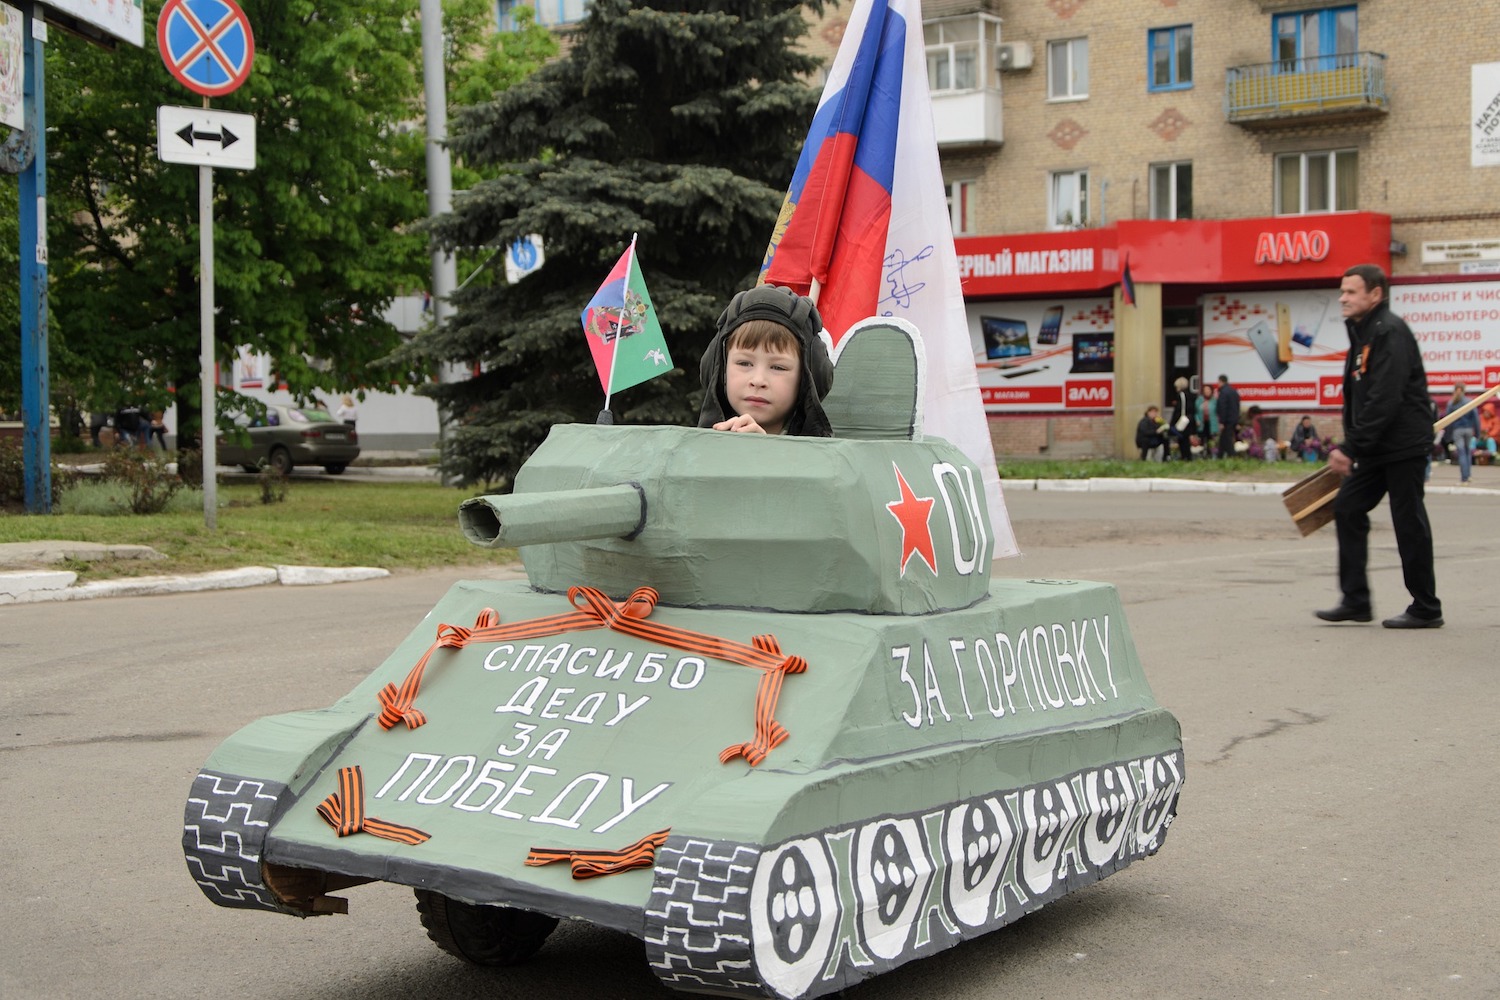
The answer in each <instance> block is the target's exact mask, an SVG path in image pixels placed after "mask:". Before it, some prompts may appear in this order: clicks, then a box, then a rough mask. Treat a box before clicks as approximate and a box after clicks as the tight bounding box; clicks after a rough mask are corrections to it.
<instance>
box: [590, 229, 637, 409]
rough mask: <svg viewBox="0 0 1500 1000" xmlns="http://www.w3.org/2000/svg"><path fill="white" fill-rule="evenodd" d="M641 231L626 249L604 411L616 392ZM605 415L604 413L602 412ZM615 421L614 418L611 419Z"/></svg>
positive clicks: (632, 235) (631, 239) (634, 235)
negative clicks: (616, 376)
mask: <svg viewBox="0 0 1500 1000" xmlns="http://www.w3.org/2000/svg"><path fill="white" fill-rule="evenodd" d="M639 235H640V234H639V233H631V234H630V248H629V249H628V250H626V251H625V252H626V254H627V255H628V259H627V260H626V262H625V286H624V287H623V288H621V289H620V316H619V319H618V320H617V321H616V323H615V346H614V350H612V351H610V352H609V384H608V385H607V386H605V387H604V412H605V413H608V412H609V399H610V396H612V395H613V394H614V387H615V359H616V358H618V357H619V356H620V339H621V336H622V334H621V331H622V330H624V329H625V306H626V301H627V298H628V295H629V292H630V275H631V273H632V272H633V271H634V270H635V239H636V237H637V236H639ZM600 416H603V414H600ZM610 422H611V423H613V420H611V421H610Z"/></svg>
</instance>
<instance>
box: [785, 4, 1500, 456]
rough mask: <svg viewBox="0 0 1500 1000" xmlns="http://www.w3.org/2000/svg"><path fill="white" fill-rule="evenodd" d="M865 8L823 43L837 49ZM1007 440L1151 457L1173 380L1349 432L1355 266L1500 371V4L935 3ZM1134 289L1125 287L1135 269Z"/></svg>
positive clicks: (819, 27)
mask: <svg viewBox="0 0 1500 1000" xmlns="http://www.w3.org/2000/svg"><path fill="white" fill-rule="evenodd" d="M847 11H848V4H847V3H845V4H843V5H842V6H841V7H839V8H830V9H829V10H828V12H827V14H826V16H825V17H824V19H823V20H822V21H821V22H819V23H818V24H816V25H814V28H813V32H812V34H811V36H810V44H811V45H812V47H813V48H814V49H815V50H817V51H818V52H819V54H824V53H825V52H826V54H827V55H828V56H829V57H830V58H831V56H832V53H833V51H834V49H835V48H836V46H837V44H838V41H839V39H840V37H841V36H842V28H843V23H844V22H843V19H844V17H846V16H847ZM924 18H925V32H926V41H927V45H928V75H929V80H930V84H931V87H932V91H933V104H934V118H935V121H936V124H937V130H938V139H939V150H940V156H941V159H942V164H943V172H944V181H945V183H946V184H947V185H948V189H949V194H950V204H951V209H952V218H953V226H954V232H955V235H956V236H957V237H958V239H957V245H958V254H959V262H960V269H961V270H962V271H963V272H964V276H965V284H964V287H965V296H966V299H967V303H968V313H969V321H970V327H971V336H972V338H973V342H974V346H975V352H976V363H977V364H978V365H979V370H980V382H981V386H982V388H983V391H984V395H985V400H986V406H987V408H988V409H989V412H990V419H991V430H992V436H993V438H994V441H995V445H996V452H997V454H1000V455H1002V456H1004V455H1014V456H1023V455H1030V456H1035V455H1037V454H1038V453H1039V452H1040V453H1041V454H1044V455H1045V454H1051V455H1058V456H1061V455H1084V454H1089V455H1109V454H1115V455H1121V456H1124V455H1131V454H1134V447H1133V441H1132V438H1133V434H1134V426H1135V422H1136V420H1137V419H1139V416H1140V414H1141V413H1142V412H1143V411H1144V409H1145V408H1146V406H1147V405H1150V404H1152V403H1157V404H1160V403H1162V402H1163V401H1164V400H1166V399H1167V397H1168V394H1169V393H1170V391H1171V385H1172V382H1173V380H1174V379H1175V378H1177V377H1178V376H1185V377H1187V378H1189V379H1190V380H1192V381H1193V384H1194V387H1195V388H1196V387H1197V385H1198V382H1199V380H1200V379H1202V380H1208V381H1212V380H1214V379H1216V378H1217V376H1218V375H1219V374H1220V373H1224V374H1228V375H1229V376H1230V379H1231V381H1233V382H1234V383H1235V384H1236V385H1237V386H1238V387H1239V389H1240V392H1241V394H1242V395H1243V396H1244V399H1245V402H1246V405H1249V404H1250V403H1258V404H1259V405H1260V406H1262V407H1263V408H1264V409H1265V410H1266V411H1268V412H1272V413H1281V414H1285V415H1286V418H1284V420H1283V423H1289V422H1290V416H1291V415H1292V414H1301V413H1311V414H1313V415H1314V417H1315V420H1316V421H1317V423H1318V424H1319V425H1320V426H1322V427H1323V429H1324V430H1325V432H1327V431H1332V432H1333V433H1334V434H1337V433H1338V405H1339V401H1340V400H1339V386H1338V383H1339V375H1340V372H1341V370H1342V368H1341V365H1342V357H1343V354H1344V349H1345V348H1346V346H1347V340H1346V338H1345V335H1344V330H1343V326H1342V321H1341V319H1340V317H1339V310H1338V303H1337V293H1336V289H1337V286H1338V282H1339V278H1340V276H1341V275H1342V273H1343V271H1344V270H1345V269H1346V268H1347V267H1349V266H1350V265H1352V264H1357V263H1364V262H1374V263H1377V264H1380V265H1381V266H1382V267H1385V268H1386V269H1387V270H1388V271H1389V272H1390V273H1391V274H1392V275H1393V277H1394V279H1395V284H1394V287H1393V289H1392V303H1393V306H1394V307H1395V308H1396V310H1397V311H1398V312H1402V313H1403V314H1406V315H1408V319H1409V321H1410V322H1411V325H1412V327H1413V329H1414V330H1415V331H1416V332H1417V333H1418V336H1419V338H1421V339H1422V342H1423V347H1424V357H1425V358H1426V364H1427V368H1428V372H1429V383H1430V385H1431V387H1432V389H1433V392H1434V394H1435V395H1443V394H1445V393H1446V392H1447V391H1448V390H1449V389H1450V388H1451V385H1452V383H1454V382H1457V381H1465V382H1467V383H1468V385H1469V386H1470V388H1471V389H1473V388H1475V387H1477V386H1478V385H1480V384H1494V383H1495V382H1497V381H1500V61H1497V60H1500V49H1497V48H1496V47H1495V41H1494V40H1495V38H1496V37H1500V4H1496V3H1495V2H1494V0H1445V2H1443V3H1412V2H1410V0H1362V2H1359V3H1340V4H1332V5H1321V6H1320V5H1316V4H1313V3H1309V2H1308V0H927V3H926V4H925V5H924ZM1127 270H1128V273H1129V275H1130V277H1131V279H1133V280H1132V282H1131V284H1132V285H1133V290H1134V304H1133V305H1130V304H1127V303H1126V302H1124V301H1122V295H1123V278H1124V275H1125V273H1126V272H1127Z"/></svg>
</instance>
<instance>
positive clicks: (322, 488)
mask: <svg viewBox="0 0 1500 1000" xmlns="http://www.w3.org/2000/svg"><path fill="white" fill-rule="evenodd" d="M218 496H219V505H220V506H219V510H218V518H217V520H218V529H217V530H216V531H209V530H208V529H207V528H206V527H205V526H204V524H203V506H202V496H201V494H199V493H196V492H195V493H193V494H191V497H192V499H193V500H195V501H196V503H197V507H196V508H195V509H184V507H186V506H187V503H184V502H182V501H186V500H188V498H187V497H186V496H180V497H179V498H178V499H179V502H178V503H176V504H174V505H173V511H169V512H167V513H162V514H149V515H136V514H128V513H126V514H120V515H114V516H100V515H83V514H53V515H50V516H32V515H27V514H15V513H7V514H0V542H23V541H37V540H41V539H61V540H65V541H81V542H101V543H106V544H136V545H149V546H151V547H152V548H153V549H155V550H156V551H158V552H160V553H161V554H162V555H163V556H165V557H166V558H165V559H153V560H134V559H123V560H122V559H110V560H101V561H99V562H95V563H81V562H69V563H68V564H67V565H66V568H67V569H70V570H73V571H75V572H77V573H78V575H79V579H80V581H85V580H98V579H105V578H112V577H122V576H147V575H151V576H154V575H157V574H178V573H202V572H206V571H208V570H216V569H233V568H235V567H239V566H274V565H277V564H283V565H300V566H379V567H382V568H384V569H390V570H399V569H426V568H431V567H438V566H461V565H485V564H496V563H505V562H513V561H514V560H515V553H514V552H513V551H509V550H504V551H490V550H488V549H482V548H480V547H479V546H477V545H473V544H472V543H470V542H468V541H467V540H465V539H464V537H463V533H462V532H461V531H460V530H459V527H458V505H459V504H460V503H461V502H462V501H463V500H465V499H467V498H468V496H469V493H467V492H465V491H461V490H455V489H451V488H444V487H441V486H438V485H437V484H435V483H405V482H403V483H352V482H350V483H346V482H294V483H292V484H291V485H290V487H289V488H288V489H287V492H286V499H285V500H284V501H283V502H281V503H275V504H263V503H261V502H260V489H259V487H258V486H257V485H255V484H253V483H249V484H245V485H239V484H233V485H226V484H221V485H220V486H219V488H218ZM59 568H61V567H59Z"/></svg>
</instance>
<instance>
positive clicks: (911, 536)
mask: <svg viewBox="0 0 1500 1000" xmlns="http://www.w3.org/2000/svg"><path fill="white" fill-rule="evenodd" d="M891 468H892V469H895V471H896V482H897V483H898V484H899V485H900V487H901V499H900V500H892V501H891V502H890V503H888V504H886V505H885V509H886V510H888V511H890V512H891V516H892V517H894V518H895V519H896V520H898V521H900V522H901V575H902V576H905V575H906V564H907V563H909V562H911V557H912V556H913V555H919V556H921V557H922V561H923V562H925V563H926V564H927V568H928V569H930V570H932V572H933V574H934V575H936V574H937V555H936V554H935V553H934V552H933V551H932V529H931V528H929V527H928V525H927V519H928V518H929V517H930V516H931V515H932V505H933V503H934V502H935V501H936V497H919V496H917V495H916V494H915V493H913V492H912V488H911V487H910V486H908V485H907V482H906V477H905V476H903V475H902V474H901V470H900V469H897V468H896V463H895V462H892V463H891Z"/></svg>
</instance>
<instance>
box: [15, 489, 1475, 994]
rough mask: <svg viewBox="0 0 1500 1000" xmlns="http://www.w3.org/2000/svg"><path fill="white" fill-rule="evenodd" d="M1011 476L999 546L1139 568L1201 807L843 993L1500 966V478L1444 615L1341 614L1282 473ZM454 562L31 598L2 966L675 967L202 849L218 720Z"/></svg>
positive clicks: (79, 969) (100, 985) (1384, 586)
mask: <svg viewBox="0 0 1500 1000" xmlns="http://www.w3.org/2000/svg"><path fill="white" fill-rule="evenodd" d="M1009 502H1010V508H1011V511H1012V515H1013V520H1014V522H1015V526H1016V531H1017V535H1018V538H1019V540H1020V542H1021V545H1022V547H1023V549H1024V550H1025V553H1026V554H1025V555H1023V556H1021V557H1020V558H1018V559H1015V560H1007V561H1004V562H1002V563H1000V564H998V572H1000V573H1002V574H1005V575H1010V576H1022V577H1027V578H1030V577H1036V578H1042V577H1047V578H1083V579H1098V580H1106V581H1109V582H1112V583H1115V584H1116V585H1117V586H1118V587H1119V589H1120V592H1121V595H1122V597H1123V598H1124V601H1125V606H1126V609H1127V612H1128V615H1129V623H1130V626H1131V629H1132V632H1133V634H1134V637H1135V642H1136V644H1137V647H1138V649H1139V651H1140V655H1141V658H1142V661H1143V662H1144V663H1145V665H1146V669H1147V674H1148V676H1149V677H1150V678H1151V681H1152V685H1153V687H1154V688H1155V690H1156V693H1157V697H1158V699H1159V700H1160V701H1161V702H1162V703H1163V704H1164V705H1165V706H1166V707H1168V708H1169V709H1171V710H1172V711H1173V712H1174V713H1176V715H1177V716H1178V717H1179V718H1180V719H1181V721H1182V726H1183V735H1184V744H1185V747H1186V753H1187V776H1188V783H1187V787H1186V789H1185V791H1184V793H1183V797H1182V801H1181V808H1180V815H1179V818H1178V821H1177V823H1176V824H1175V825H1174V826H1173V828H1172V830H1171V833H1170V835H1169V836H1168V838H1167V841H1166V844H1165V846H1164V847H1163V849H1162V851H1161V853H1160V854H1159V855H1157V856H1156V857H1154V858H1150V859H1147V860H1144V861H1141V862H1138V863H1136V864H1134V865H1132V866H1131V867H1129V868H1127V869H1125V870H1124V871H1122V872H1120V873H1119V874H1117V875H1115V876H1113V877H1111V878H1109V879H1107V880H1105V881H1104V882H1102V883H1100V884H1099V885H1097V886H1093V887H1091V888H1088V889H1085V890H1083V891H1081V892H1077V893H1074V894H1072V895H1070V896H1067V897H1065V898H1063V899H1062V900H1059V901H1058V902H1056V903H1054V904H1053V905H1051V906H1048V907H1047V908H1045V909H1044V910H1042V911H1040V912H1038V913H1036V914H1033V915H1031V916H1028V917H1025V918H1024V919H1022V920H1021V921H1019V922H1018V923H1016V924H1013V925H1011V926H1010V927H1008V928H1005V929H1002V930H1000V931H997V932H994V933H991V934H989V935H987V936H985V937H982V938H980V939H978V940H975V941H971V942H968V943H966V944H964V945H962V946H960V947H958V948H956V949H953V950H951V951H948V952H945V953H943V954H941V955H938V956H935V957H933V958H928V959H924V960H921V961H918V962H915V963H911V964H908V965H906V966H904V967H902V968H901V969H898V970H896V971H894V972H891V973H888V974H886V975H884V976H881V977H878V978H876V979H873V980H871V981H869V982H867V983H865V984H863V985H861V986H858V987H855V988H853V989H851V990H849V991H847V993H846V994H845V995H846V996H848V997H850V998H853V1000H886V998H891V1000H894V998H898V997H899V998H903V1000H905V998H926V997H932V998H939V997H941V998H959V1000H970V998H972V1000H981V998H983V1000H989V998H993V997H1069V998H1074V1000H1077V998H1082V1000H1094V998H1100V1000H1103V998H1119V997H1151V998H1163V997H1165V998H1188V997H1202V998H1213V1000H1221V998H1238V997H1246V998H1275V997H1350V998H1368V997H1384V996H1396V995H1401V996H1415V997H1496V996H1500V947H1497V946H1500V918H1497V916H1496V914H1497V913H1500V887H1497V881H1496V879H1495V877H1494V873H1493V864H1494V861H1493V858H1494V853H1495V848H1496V845H1497V843H1500V795H1497V790H1500V789H1497V761H1500V749H1497V748H1500V721H1497V720H1500V713H1497V711H1496V707H1497V700H1500V699H1497V695H1496V686H1497V681H1500V663H1497V657H1496V655H1495V650H1496V647H1497V640H1500V607H1497V606H1496V602H1495V600H1494V598H1493V596H1492V595H1493V593H1494V592H1495V586H1496V584H1497V581H1500V552H1497V551H1496V548H1495V546H1494V544H1493V539H1494V537H1495V526H1496V523H1497V519H1500V499H1497V498H1496V497H1495V496H1494V495H1493V494H1490V495H1486V496H1477V495H1476V496H1445V497H1433V498H1431V499H1430V509H1431V510H1432V513H1433V517H1434V520H1435V522H1436V523H1437V543H1438V553H1439V563H1438V586H1439V593H1440V595H1441V596H1442V597H1443V599H1444V602H1445V607H1446V616H1447V619H1448V627H1446V628H1444V629H1441V630H1437V631H1425V632H1393V631H1387V630H1384V629H1381V628H1380V627H1379V626H1378V625H1376V626H1326V625H1321V624H1318V623H1316V622H1315V621H1314V619H1313V618H1312V614H1311V612H1312V610H1313V609H1314V608H1317V607H1322V606H1326V605H1329V604H1331V603H1333V602H1334V601H1335V599H1336V593H1335V589H1334V586H1333V560H1334V547H1333V546H1334V541H1333V537H1332V534H1331V532H1325V533H1321V534H1318V535H1315V536H1313V537H1312V538H1309V539H1301V538H1299V537H1298V536H1297V535H1296V533H1295V531H1294V530H1293V529H1292V527H1291V524H1290V521H1289V520H1288V519H1287V518H1286V515H1285V514H1284V513H1283V511H1282V510H1281V507H1280V504H1279V502H1278V501H1277V500H1276V498H1274V497H1236V496H1222V495H1218V496H1216V495H1205V494H1059V493H1028V494H1020V493H1018V494H1015V495H1013V496H1011V497H1010V498H1009ZM1376 523H1377V528H1376V532H1375V536H1374V539H1373V553H1372V564H1373V565H1372V568H1373V579H1374V583H1375V589H1376V599H1377V602H1378V606H1377V613H1385V614H1394V613H1396V612H1397V611H1399V610H1401V608H1402V607H1403V606H1404V600H1403V599H1402V590H1401V584H1400V572H1399V562H1398V560H1397V558H1396V555H1395V550H1394V544H1393V541H1392V536H1391V533H1390V529H1389V523H1388V516H1387V514H1386V513H1385V511H1384V509H1382V510H1381V511H1379V512H1377V514H1376ZM467 575H471V576H472V575H476V574H473V573H472V572H470V573H469V574H467ZM456 578H457V574H452V573H428V574H421V575H403V576H396V577H393V578H389V579H386V580H379V581H370V582H363V583H354V584H338V585H333V586H328V587H321V588H315V589H306V588H287V587H266V588H260V589H253V590H247V591H232V592H212V593H197V594H182V595H173V596H162V597H142V598H117V599H110V600H100V601H90V602H81V603H59V604H36V605H17V606H12V607H6V608H0V851H3V853H0V858H3V864H0V917H3V926H4V928H5V932H4V943H3V946H0V997H3V998H5V1000H33V998H47V1000H51V998H73V997H78V998H96V997H111V998H122V1000H135V998H165V1000H175V998H184V1000H185V998H193V1000H197V998H202V997H205V996H232V997H236V998H302V997H318V998H320V1000H356V998H357V1000H393V998H398V997H399V998H402V1000H409V998H420V997H443V998H453V1000H464V998H479V997H497V996H527V997H531V998H534V1000H553V998H564V997H567V998H572V997H627V998H634V997H656V998H661V997H664V996H666V995H667V994H666V993H665V991H664V990H662V989H661V988H660V987H659V986H658V985H657V984H656V982H655V980H654V979H653V977H652V976H651V974H650V972H649V970H648V969H647V966H646V962H645V958H644V951H643V949H642V947H641V946H640V945H639V944H638V943H637V942H636V941H634V939H632V938H629V937H626V936H623V935H619V934H616V933H611V932H601V931H598V930H595V929H593V928H591V927H588V926H586V925H581V924H565V925H564V926H563V927H562V928H561V929H560V930H559V931H558V932H557V933H555V934H554V935H553V937H552V938H551V939H550V940H549V942H548V944H547V946H546V947H545V948H544V949H543V950H542V952H541V954H540V955H539V956H538V958H537V960H536V961H534V962H533V963H531V964H529V965H527V966H524V967H520V968H516V969H513V970H506V971H501V972H491V971H486V970H476V969H472V968H469V967H467V966H465V965H463V964H461V963H459V962H458V961H456V960H453V959H450V958H448V957H447V956H445V955H443V954H441V953H439V952H438V951H437V950H436V948H435V947H434V946H433V945H432V944H431V943H430V942H428V941H427V940H426V938H425V935H424V933H423V931H422V929H421V927H420V925H419V924H418V921H417V914H416V912H415V908H414V906H413V901H412V896H411V894H410V892H408V891H407V890H404V889H400V888H396V887H393V886H386V885H376V886H364V887H359V888H356V889H353V890H349V892H348V893H347V895H348V897H349V899H350V904H351V907H350V909H351V912H350V915H348V916H338V917H321V918H316V919H312V920H306V921H299V920H296V919H293V918H290V917H284V916H280V915H274V914H267V913H258V912H245V911H236V910H226V909H221V908H218V907H215V906H213V905H211V904H210V903H209V902H208V901H207V900H206V899H204V898H203V896H202V895H201V894H200V892H199V890H198V888H197V887H196V886H195V885H194V884H193V882H192V880H191V879H190V878H189V876H188V874H187V871H186V868H185V866H184V863H183V860H182V855H181V851H180V844H179V837H180V830H181V823H182V813H183V804H184V800H185V798H186V794H187V790H188V786H189V784H190V782H191V780H192V778H193V775H194V774H195V773H196V772H197V769H198V767H199V766H200V765H201V764H202V763H203V761H204V760H205V759H206V758H207V757H208V755H209V753H210V752H211V751H212V750H213V748H214V747H215V746H216V745H217V744H218V743H219V742H220V741H221V740H223V739H224V738H225V737H227V736H228V735H229V734H230V733H232V732H233V731H234V730H235V729H237V728H238V727H239V726H241V725H242V724H244V723H246V722H248V721H250V720H252V719H254V718H257V717H259V716H262V715H266V714H270V713H274V712H281V711H288V710H292V709H300V708H308V707H317V706H322V705H326V704H328V703H330V702H332V701H333V700H335V699H336V698H337V697H339V696H341V695H342V694H344V693H345V692H346V691H347V690H348V689H349V688H350V687H352V686H353V685H354V684H355V682H356V681H357V680H358V679H359V678H361V677H363V676H364V675H365V674H366V673H367V672H368V671H369V670H370V669H371V668H372V667H373V666H374V664H375V663H377V662H379V661H380V660H382V659H383V658H384V657H385V656H386V655H387V654H388V653H389V652H390V650H391V649H392V648H394V646H395V645H396V643H397V642H398V640H399V639H400V638H401V637H403V636H404V635H405V634H406V633H407V632H408V631H409V630H410V629H412V628H413V627H414V626H415V625H416V624H417V623H418V622H419V621H420V619H421V618H422V616H423V614H424V613H425V612H426V610H427V609H428V608H429V607H430V606H431V605H432V604H433V603H435V601H436V600H437V598H438V597H439V596H440V595H441V594H442V593H443V592H444V590H445V589H446V587H447V586H448V584H449V582H450V581H451V580H452V579H456Z"/></svg>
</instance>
